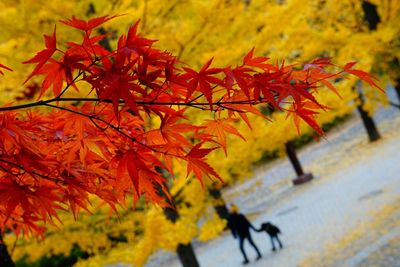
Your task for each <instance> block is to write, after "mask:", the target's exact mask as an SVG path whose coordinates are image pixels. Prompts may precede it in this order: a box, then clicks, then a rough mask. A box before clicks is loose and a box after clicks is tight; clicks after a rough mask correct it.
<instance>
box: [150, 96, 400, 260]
mask: <svg viewBox="0 0 400 267" xmlns="http://www.w3.org/2000/svg"><path fill="white" fill-rule="evenodd" d="M394 101H395V100H394ZM374 118H375V120H376V122H377V126H378V128H379V130H380V132H381V134H382V136H383V139H382V140H380V141H377V142H374V143H369V142H368V140H367V136H366V133H365V131H364V129H363V126H362V124H361V121H360V120H359V119H358V117H357V116H355V117H354V118H353V119H351V120H350V121H349V122H347V123H345V124H344V125H343V126H341V127H340V128H339V129H336V130H335V131H334V132H332V133H330V134H329V135H328V137H327V141H325V140H322V141H321V142H319V143H314V144H311V145H309V146H308V147H306V148H304V149H302V150H301V152H300V153H299V158H300V160H301V162H302V163H303V167H304V169H305V170H306V171H311V172H312V173H313V174H314V176H315V179H314V180H313V181H312V182H310V183H307V184H304V185H302V186H299V187H293V186H291V180H292V179H293V178H294V174H293V170H292V167H291V166H290V164H289V163H288V161H287V160H285V159H282V160H278V161H276V162H274V163H272V164H269V165H267V166H266V167H265V168H263V169H262V170H260V171H258V172H257V174H256V175H255V177H254V178H253V179H251V180H248V181H246V182H244V183H242V184H239V185H236V186H234V187H233V188H230V189H229V190H227V191H225V192H224V197H225V198H226V199H227V200H228V201H229V202H233V203H236V204H237V205H238V206H239V208H240V209H241V210H242V212H243V213H245V214H247V215H249V217H250V218H251V219H252V221H253V222H254V225H255V226H259V225H260V224H261V223H262V222H264V221H272V222H273V223H275V224H277V225H278V226H279V227H280V228H281V230H282V232H283V235H282V241H283V243H284V246H285V248H284V249H283V250H281V251H277V252H275V253H273V252H271V250H270V249H271V248H270V241H269V239H268V238H267V236H266V235H264V234H257V233H254V234H253V238H254V240H255V242H256V244H257V245H258V246H259V248H260V250H261V251H262V254H263V258H262V259H261V260H259V261H254V260H253V259H254V258H255V252H254V251H253V250H252V248H251V247H249V246H247V247H245V249H246V251H248V255H249V258H250V259H251V260H252V261H251V263H250V264H249V266H258V267H261V266H274V267H279V266H282V267H290V266H313V267H318V266H357V267H361V266H373V265H374V264H375V266H390V267H396V266H400V261H399V256H398V255H399V244H400V240H399V239H400V232H399V229H400V228H399V227H400V225H399V222H400V206H399V204H400V153H399V151H400V111H399V110H397V109H394V108H386V109H382V110H380V111H379V112H378V113H377V114H376V115H375V116H374ZM194 245H195V250H196V254H197V257H198V260H199V262H200V265H201V266H203V267H213V266H222V265H223V266H227V267H228V266H229V267H235V266H242V265H241V261H242V256H241V254H240V252H239V248H238V244H237V241H236V240H234V239H233V237H232V236H231V235H230V234H229V233H225V234H224V235H223V236H221V237H220V238H218V239H216V240H213V241H211V242H208V243H206V244H199V243H196V242H194ZM396 249H397V250H396ZM171 256H172V258H171ZM160 264H161V265H160ZM147 266H149V267H150V266H168V267H170V266H171V267H172V266H180V264H179V261H178V260H177V259H176V257H175V256H173V255H170V254H167V253H159V254H157V255H155V256H154V257H152V260H151V261H150V262H149V263H148V264H147Z"/></svg>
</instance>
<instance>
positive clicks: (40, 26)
mask: <svg viewBox="0 0 400 267" xmlns="http://www.w3.org/2000/svg"><path fill="white" fill-rule="evenodd" d="M114 14H124V15H123V16H121V17H118V18H116V19H113V20H111V21H110V22H108V23H106V24H105V25H104V26H103V27H102V28H101V29H100V30H99V31H100V32H99V33H106V34H108V35H109V36H108V38H107V42H106V43H104V44H103V45H104V46H110V47H115V46H116V41H117V37H118V36H119V35H121V34H122V33H124V32H125V31H126V30H127V29H128V27H129V26H130V25H132V24H133V23H135V22H136V21H137V20H138V19H140V20H141V22H140V25H139V29H140V32H141V34H142V35H144V36H146V37H148V38H150V39H154V40H158V41H157V43H156V44H155V46H156V47H158V48H160V49H163V50H164V49H165V50H168V51H171V52H172V53H173V54H174V55H176V56H177V57H178V59H179V60H182V61H183V62H185V63H187V64H189V65H190V66H192V67H194V68H199V67H200V66H202V65H204V63H205V62H207V61H208V60H209V59H210V58H211V57H213V56H214V63H213V64H214V65H215V66H217V67H218V66H221V67H222V66H227V65H237V64H241V60H242V58H243V57H244V56H245V55H246V54H247V52H248V51H249V50H251V49H252V48H253V47H255V54H256V55H260V56H267V57H269V58H271V59H270V60H271V61H273V62H275V61H279V62H282V61H285V62H287V63H299V62H306V61H309V60H312V59H314V58H317V57H332V58H333V62H334V63H335V64H338V65H343V64H345V63H347V62H350V61H357V62H358V65H357V66H358V68H359V69H362V70H364V71H368V72H371V73H372V74H373V75H374V76H375V77H377V78H378V79H379V84H380V85H381V86H382V87H383V88H385V91H386V94H384V93H382V92H379V91H377V90H376V89H372V88H370V87H368V86H366V85H364V84H361V83H360V82H359V81H357V80H356V79H346V80H337V81H335V86H337V87H338V89H339V93H340V96H341V98H339V97H338V96H337V95H336V94H335V93H334V92H332V91H330V90H328V89H327V90H321V93H320V95H318V97H317V98H318V100H319V101H320V102H321V103H323V104H325V105H327V106H329V107H330V110H329V111H328V112H325V113H322V114H320V115H319V117H318V122H319V123H320V124H321V125H322V126H323V129H324V130H325V131H326V132H327V134H326V136H325V137H323V138H321V137H318V136H317V135H316V134H315V133H314V132H313V131H312V130H311V129H310V128H309V127H308V126H306V125H305V124H302V125H301V134H300V135H299V134H298V133H297V132H296V130H295V127H294V125H293V122H292V121H291V120H287V119H286V118H285V116H284V115H283V114H280V113H279V112H278V111H274V110H273V108H264V109H263V110H262V112H263V113H264V114H265V115H268V116H271V118H272V121H265V120H263V119H261V118H256V117H251V116H250V117H251V120H252V124H253V129H249V128H248V127H247V125H245V124H244V123H239V122H238V123H237V125H236V128H237V129H238V130H239V131H240V133H241V134H242V135H243V136H244V137H245V138H246V140H247V141H243V140H241V139H239V138H233V137H232V138H230V139H229V140H228V156H225V155H224V153H223V151H216V153H213V154H212V155H210V156H209V163H210V164H211V165H212V166H213V167H214V168H215V169H216V170H218V172H219V174H220V175H221V176H222V177H223V179H224V181H225V183H224V184H221V183H219V182H213V181H211V180H209V181H207V182H206V187H205V188H202V187H201V185H200V184H199V183H198V181H197V180H194V179H186V177H185V173H186V170H185V168H184V166H176V169H177V170H176V171H177V172H178V173H182V175H178V176H177V177H176V178H175V179H173V180H171V181H170V184H169V189H170V192H171V194H172V195H173V198H174V201H175V203H176V206H177V208H176V210H170V209H167V210H163V209H161V208H160V207H157V206H154V205H152V204H149V203H145V202H144V201H139V203H137V205H136V208H121V209H120V213H119V217H117V216H115V215H113V216H110V213H109V208H107V207H104V206H101V205H100V204H101V203H99V202H98V201H97V200H96V199H93V200H92V202H93V209H92V214H88V213H81V214H80V216H79V218H78V219H77V220H75V219H74V218H73V216H72V215H71V214H69V213H65V214H60V218H61V221H62V222H63V223H62V224H60V225H57V226H54V227H50V229H49V230H48V231H47V232H46V234H45V236H46V238H45V240H35V239H24V238H23V237H18V238H17V237H16V236H14V235H13V234H7V235H5V236H4V241H5V243H6V245H7V247H8V248H9V251H10V253H11V254H12V257H13V259H14V260H15V262H16V265H17V266H19V267H22V266H46V267H47V266H48V267H50V266H60V267H61V266H79V267H83V266H121V267H122V266H149V267H150V266H182V265H184V266H185V267H186V266H221V265H222V264H224V265H226V266H241V261H242V256H241V254H240V251H239V246H238V244H237V240H235V239H234V238H233V237H232V235H231V234H230V232H229V230H228V229H227V218H228V216H229V206H230V205H231V204H235V205H237V206H238V208H239V212H240V213H243V214H245V215H246V216H247V218H249V220H250V221H251V222H252V223H253V225H254V226H256V227H257V228H258V227H259V226H260V225H261V223H263V222H265V221H271V222H273V223H274V224H276V225H278V226H279V228H280V229H281V231H282V235H281V240H282V242H283V244H284V248H283V249H282V250H279V251H276V252H272V251H271V245H270V240H269V238H268V236H267V235H266V234H265V233H253V234H252V235H253V239H254V241H255V243H256V244H257V246H258V247H259V249H260V251H261V253H262V254H263V258H262V259H260V260H258V261H254V258H255V257H256V255H255V253H254V252H253V251H252V250H251V248H250V247H247V246H248V244H245V249H246V250H247V251H248V256H249V259H250V264H249V265H250V266H284V267H286V266H390V267H392V266H394V267H395V266H400V212H399V207H400V201H399V200H400V174H399V173H400V158H399V150H400V135H399V129H400V27H399V25H400V1H398V0H368V1H367V0H365V1H363V0H341V1H337V0H308V1H304V0H169V1H160V0H120V1H119V0H108V1H107V0H96V1H89V0H70V1H61V0H55V1H42V0H30V1H24V0H19V1H15V0H1V1H0V28H1V33H0V62H1V63H2V64H4V65H7V66H9V67H11V68H12V69H13V70H14V71H13V72H12V73H9V74H7V83H4V82H2V83H1V84H0V92H1V98H0V104H5V103H9V102H16V101H20V102H23V101H31V100H33V99H36V97H37V93H38V89H39V84H38V83H36V81H35V80H32V81H31V82H30V83H28V84H26V85H25V86H22V83H23V81H24V78H25V77H26V75H27V73H29V72H30V71H31V69H29V68H30V67H29V66H27V65H22V64H21V63H20V62H22V61H25V60H26V59H28V58H30V57H32V55H33V54H35V53H36V51H39V50H41V49H42V47H43V41H42V40H43V37H42V36H43V34H49V33H51V32H52V30H53V28H54V25H55V24H57V23H58V21H59V20H60V19H65V18H70V17H71V16H73V15H74V16H76V17H78V18H82V19H88V18H92V17H98V16H104V15H114ZM78 37H79V33H78V32H72V31H70V29H69V28H67V27H66V26H65V25H61V24H57V38H58V39H59V40H74V38H78ZM3 81H4V80H3ZM204 116H207V115H206V114H199V113H198V112H192V113H190V119H191V120H193V121H196V120H198V121H201V120H204ZM180 168H181V169H182V170H180ZM128 202H129V200H128ZM98 205H100V206H98ZM128 207H131V206H130V205H129V204H128ZM252 253H253V254H252ZM185 260H186V263H185ZM196 264H198V265H196Z"/></svg>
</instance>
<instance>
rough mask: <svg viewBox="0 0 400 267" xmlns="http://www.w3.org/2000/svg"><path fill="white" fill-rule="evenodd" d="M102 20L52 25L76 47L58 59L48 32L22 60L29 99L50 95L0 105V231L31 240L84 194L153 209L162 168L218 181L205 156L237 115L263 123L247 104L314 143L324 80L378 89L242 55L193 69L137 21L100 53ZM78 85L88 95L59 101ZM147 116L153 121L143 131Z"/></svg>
mask: <svg viewBox="0 0 400 267" xmlns="http://www.w3.org/2000/svg"><path fill="white" fill-rule="evenodd" d="M111 18H113V17H108V16H105V17H100V18H95V19H91V20H89V21H83V20H79V19H76V18H72V19H70V20H67V21H62V23H64V24H66V25H68V26H71V27H73V28H76V29H78V30H80V31H82V36H83V38H82V42H81V43H74V42H67V43H66V44H65V46H66V47H67V49H66V50H64V51H63V50H61V49H59V48H58V46H57V40H56V31H55V30H54V33H53V34H52V35H51V36H47V35H45V36H44V38H45V46H46V48H45V49H43V50H42V51H40V52H38V53H37V54H36V55H35V56H34V57H33V58H32V59H30V60H28V61H26V62H24V63H30V64H35V68H34V70H33V72H32V73H31V74H30V75H29V76H28V78H27V79H26V81H25V82H27V81H29V80H30V79H31V78H33V77H37V76H43V80H42V84H41V86H40V96H39V98H43V96H48V95H49V93H47V91H48V90H49V89H50V88H51V87H52V90H53V96H51V97H48V98H47V99H41V100H38V101H36V102H33V103H27V104H22V105H14V106H12V105H8V106H3V107H0V124H1V127H0V228H1V229H3V230H4V229H5V228H9V229H12V230H13V231H15V232H16V233H19V232H23V233H25V234H28V233H33V234H34V235H41V234H42V233H43V229H44V226H45V224H46V223H54V220H57V219H58V217H57V210H69V211H71V212H72V213H73V214H74V216H76V215H77V213H78V212H79V210H80V209H86V210H87V209H88V206H89V205H90V203H89V195H92V194H93V195H96V196H98V197H99V198H100V199H102V200H103V201H105V202H106V203H108V204H109V205H110V206H111V207H112V208H115V205H116V204H121V203H124V199H125V197H126V196H127V195H128V194H130V195H133V196H134V198H135V199H136V200H137V199H138V198H140V197H141V196H143V195H144V196H145V197H146V198H147V199H148V200H150V201H152V202H155V203H159V204H161V205H163V204H165V203H166V202H165V201H164V199H165V197H168V190H167V189H166V178H165V177H166V176H173V164H176V163H178V164H186V166H187V175H191V174H193V175H194V176H195V177H196V178H198V179H199V180H200V181H201V182H202V179H203V178H204V177H210V178H214V179H215V178H216V179H221V178H220V177H219V176H218V174H217V172H216V171H215V170H214V169H213V168H212V167H211V166H210V165H209V164H208V163H207V162H206V157H207V155H208V154H209V153H210V152H211V151H213V150H214V149H216V148H223V149H224V151H225V153H226V136H227V135H228V134H233V135H237V136H239V137H241V135H240V133H239V132H238V131H237V130H236V129H235V127H234V125H233V123H232V121H234V120H233V118H242V119H243V120H244V121H245V122H246V123H247V124H248V125H249V126H250V122H249V120H248V118H247V116H246V113H249V112H250V113H254V114H257V115H260V116H262V114H261V113H260V112H259V110H258V109H257V108H256V107H255V105H259V104H268V105H270V106H272V107H274V108H275V109H276V110H280V111H282V112H287V113H288V114H290V115H293V116H294V118H295V122H296V125H298V121H299V118H301V119H303V120H304V121H305V122H307V123H308V124H309V125H310V126H311V127H312V128H314V130H315V131H316V132H318V133H319V134H323V132H322V130H321V128H320V127H319V126H318V124H317V123H316V121H315V118H314V116H315V115H316V114H317V113H318V112H319V111H320V110H323V109H325V107H324V106H323V105H322V104H320V103H318V102H317V100H316V99H315V97H314V93H315V92H316V91H317V90H318V89H319V88H320V87H321V85H325V86H327V87H328V88H329V89H331V90H334V91H335V92H336V89H335V86H334V85H333V84H332V83H331V82H330V81H329V80H331V79H335V78H340V77H343V75H344V74H346V73H351V74H353V75H356V76H358V77H359V78H361V79H363V80H365V81H366V82H368V83H370V84H371V85H372V86H375V87H378V86H377V85H376V84H375V83H374V82H373V80H372V79H371V77H370V76H369V75H368V74H367V73H365V72H362V71H360V70H353V69H352V67H353V65H354V64H353V63H349V64H348V65H346V66H345V67H344V69H339V68H338V67H337V66H334V65H333V64H332V63H331V62H330V60H329V59H316V60H314V61H312V62H311V63H308V64H304V65H285V64H270V63H268V58H265V57H254V55H253V50H251V51H250V52H249V53H248V54H247V55H246V56H245V57H244V60H243V64H241V65H240V66H236V67H233V66H228V67H225V68H212V67H211V63H212V59H211V60H210V61H208V62H207V63H206V64H205V65H204V66H203V67H202V68H201V69H200V71H196V70H193V69H191V68H189V67H182V66H183V64H181V63H180V62H178V60H177V59H176V58H175V57H174V56H173V55H171V54H170V53H168V52H164V51H161V50H158V49H155V48H153V47H152V45H153V43H154V42H155V41H153V40H149V39H146V38H144V37H142V36H140V35H138V33H137V27H138V23H136V24H135V25H133V26H132V27H131V28H130V29H129V31H128V33H127V35H122V36H121V37H120V38H119V40H118V47H117V48H116V50H115V51H108V50H106V49H105V48H103V47H102V46H101V45H100V44H99V41H101V40H102V39H104V38H107V36H106V35H95V33H94V31H93V29H94V28H95V27H98V26H100V25H101V24H102V23H104V22H106V21H108V20H110V19H111ZM0 68H2V69H6V70H9V68H7V67H6V66H4V65H0ZM327 68H328V69H331V68H336V69H337V70H336V72H335V73H332V72H330V71H328V70H327ZM0 73H1V74H3V73H2V72H0ZM82 83H87V84H89V85H90V88H91V91H90V92H82V93H83V94H87V95H90V96H91V97H85V98H68V97H65V92H66V91H68V90H70V89H75V90H79V88H82V86H80V84H82ZM86 88H87V86H86ZM35 107H42V108H41V109H38V108H35ZM190 108H192V109H193V108H194V109H198V110H201V111H212V112H214V119H213V120H212V119H210V120H206V121H204V122H203V123H202V124H200V125H194V124H193V123H191V122H190V121H188V120H187V118H186V117H185V112H186V111H187V110H188V109H190ZM21 110H25V112H23V113H22V112H21ZM26 110H27V111H26ZM151 117H158V118H159V121H160V122H161V123H160V124H159V125H156V126H154V125H153V126H152V124H151V123H149V122H150V120H149V118H151Z"/></svg>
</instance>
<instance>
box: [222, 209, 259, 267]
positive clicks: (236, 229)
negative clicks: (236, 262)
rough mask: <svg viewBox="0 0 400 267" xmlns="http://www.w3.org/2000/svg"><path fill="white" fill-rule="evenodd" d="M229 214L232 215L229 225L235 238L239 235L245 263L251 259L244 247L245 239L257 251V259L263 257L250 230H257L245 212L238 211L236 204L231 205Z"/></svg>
mask: <svg viewBox="0 0 400 267" xmlns="http://www.w3.org/2000/svg"><path fill="white" fill-rule="evenodd" d="M229 215H230V216H229V220H228V227H229V228H230V229H231V231H232V235H233V237H234V238H237V237H239V247H240V251H241V252H242V254H243V257H244V261H243V264H247V263H249V259H248V258H247V255H246V252H245V251H244V248H243V243H244V240H245V239H247V240H248V241H249V243H250V245H251V246H252V247H253V248H254V249H255V251H256V252H257V258H256V260H258V259H261V253H260V251H259V250H258V248H257V246H256V245H255V244H254V241H253V239H252V238H251V235H250V231H249V229H250V228H251V229H253V230H254V231H257V230H256V229H255V228H254V226H253V225H251V223H250V222H249V221H248V220H247V218H246V217H245V216H244V215H243V214H240V213H238V207H237V206H236V205H232V206H231V212H230V214H229Z"/></svg>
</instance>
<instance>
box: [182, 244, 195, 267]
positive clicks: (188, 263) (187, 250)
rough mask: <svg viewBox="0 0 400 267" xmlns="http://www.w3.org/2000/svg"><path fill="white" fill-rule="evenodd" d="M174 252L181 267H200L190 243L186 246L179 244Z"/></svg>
mask: <svg viewBox="0 0 400 267" xmlns="http://www.w3.org/2000/svg"><path fill="white" fill-rule="evenodd" d="M176 252H177V253H178V257H179V260H180V261H181V263H182V266H183V267H200V265H199V263H198V261H197V258H196V255H195V254H194V250H193V248H192V244H191V243H189V244H187V245H183V244H179V245H178V248H177V249H176Z"/></svg>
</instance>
